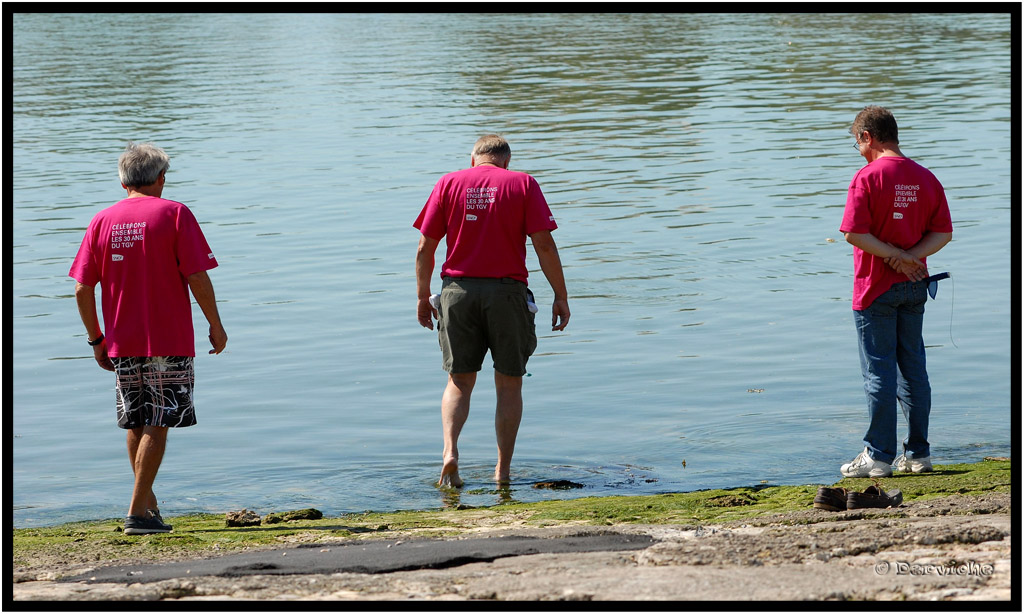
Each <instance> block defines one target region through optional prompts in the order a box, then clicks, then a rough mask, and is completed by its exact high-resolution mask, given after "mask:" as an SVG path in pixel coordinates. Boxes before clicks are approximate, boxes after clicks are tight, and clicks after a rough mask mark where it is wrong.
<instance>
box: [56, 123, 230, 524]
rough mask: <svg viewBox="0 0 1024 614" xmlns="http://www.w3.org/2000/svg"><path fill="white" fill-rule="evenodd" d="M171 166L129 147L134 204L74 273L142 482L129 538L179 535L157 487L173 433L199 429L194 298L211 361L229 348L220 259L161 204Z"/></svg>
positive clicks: (89, 247)
mask: <svg viewBox="0 0 1024 614" xmlns="http://www.w3.org/2000/svg"><path fill="white" fill-rule="evenodd" d="M169 166H170V161H169V159H168V157H167V154H166V153H165V152H164V151H163V150H162V149H160V148H158V147H156V146H154V145H152V144H149V143H143V144H135V143H129V144H128V147H127V148H126V149H125V151H124V153H123V154H121V158H120V160H119V162H118V170H119V174H120V176H121V185H122V187H123V188H124V189H125V190H126V191H127V193H128V197H127V198H125V199H124V200H122V201H121V202H119V203H117V204H115V205H113V206H111V207H108V208H106V209H104V210H103V211H100V212H99V213H98V214H96V216H95V217H94V218H93V220H92V222H91V223H90V224H89V227H88V228H87V229H86V231H85V238H84V239H83V240H82V245H81V247H80V248H79V250H78V255H77V256H76V257H75V261H74V263H73V264H72V266H71V271H70V272H69V275H70V276H71V277H73V278H75V280H76V281H77V283H76V284H75V299H76V301H77V303H78V311H79V314H80V315H81V317H82V322H83V323H84V324H85V329H86V333H87V335H88V339H89V342H88V343H89V345H90V346H92V348H93V354H94V357H95V359H96V362H97V363H99V365H100V367H102V368H104V369H106V370H108V371H113V372H114V373H115V384H116V385H115V390H116V393H117V395H116V398H117V416H118V426H119V427H121V428H123V429H126V430H127V432H128V436H127V441H128V454H129V457H130V460H131V461H132V470H133V472H134V473H135V487H134V490H133V492H132V501H131V504H130V506H129V508H128V516H127V518H125V527H124V532H125V534H127V535H137V534H146V533H166V532H168V531H170V530H171V526H170V525H168V524H166V523H164V522H163V519H162V518H161V517H160V510H159V507H158V505H157V498H156V495H155V494H153V482H154V480H155V478H156V473H157V470H158V469H159V467H160V462H161V460H162V458H163V453H164V449H165V446H166V441H167V429H168V428H172V427H187V426H192V425H193V424H195V423H196V419H195V409H194V407H193V404H192V388H193V384H194V380H195V375H194V371H193V358H194V356H195V353H196V352H195V338H194V335H195V332H194V330H193V328H192V303H191V301H190V300H189V289H191V290H192V294H193V296H195V298H196V302H197V303H198V304H199V307H200V308H201V309H202V310H203V314H204V315H205V316H206V319H207V320H208V322H209V324H210V333H209V339H210V343H211V345H212V346H213V349H212V350H210V353H211V354H219V353H221V351H223V350H224V346H225V345H226V344H227V341H228V336H227V333H225V332H224V327H223V325H222V324H221V321H220V314H219V313H218V310H217V303H216V298H215V296H214V291H213V284H212V282H211V281H210V277H209V275H207V273H206V271H207V270H209V269H212V268H214V267H216V266H217V260H216V259H215V258H214V256H213V252H212V251H211V250H210V246H209V245H207V243H206V238H205V237H204V236H203V232H202V230H201V229H200V228H199V224H198V222H196V219H195V216H193V215H192V212H191V211H189V209H188V207H186V206H185V205H183V204H181V203H179V202H174V201H171V200H165V199H163V198H161V197H160V196H161V194H162V192H163V188H164V181H165V179H166V173H167V169H168V168H169ZM96 284H99V285H100V287H101V295H102V305H103V327H102V328H101V327H100V323H99V318H98V314H97V310H96V292H95V286H96Z"/></svg>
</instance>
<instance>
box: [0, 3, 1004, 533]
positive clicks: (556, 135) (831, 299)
mask: <svg viewBox="0 0 1024 614" xmlns="http://www.w3.org/2000/svg"><path fill="white" fill-rule="evenodd" d="M151 17H152V19H151V20H150V21H149V22H148V23H147V25H146V26H145V28H144V29H145V37H144V38H141V39H140V37H139V36H138V35H139V27H140V26H139V24H138V21H137V19H135V17H134V16H133V15H129V14H48V15H44V14H15V15H14V16H13V20H12V22H13V23H12V25H13V36H12V38H13V40H12V42H13V54H12V65H13V66H12V67H13V70H12V98H13V112H12V115H13V130H12V143H13V155H12V156H11V157H10V168H11V169H12V177H11V178H12V186H13V196H14V198H13V213H12V219H11V221H10V223H9V228H10V231H9V236H10V237H11V239H12V241H11V248H10V249H11V258H10V261H11V262H12V267H11V271H12V275H11V288H12V297H13V298H12V301H11V308H10V309H9V311H8V313H9V314H10V317H11V321H12V323H13V337H12V349H11V356H10V360H9V363H8V364H10V365H11V367H10V368H11V372H12V377H11V378H10V379H9V380H8V381H11V382H13V384H12V388H13V425H14V433H15V435H16V437H17V439H15V441H14V443H13V446H12V447H13V449H14V463H13V467H14V469H13V484H14V505H15V507H16V511H15V522H16V524H17V525H18V526H27V525H34V524H47V523H54V522H59V521H62V520H70V519H83V518H95V517H109V516H118V515H120V514H123V513H124V509H123V508H124V507H125V505H126V504H127V500H128V498H129V496H130V492H129V487H130V482H129V477H130V468H129V467H127V466H126V463H125V462H124V460H123V456H124V454H123V450H122V447H123V445H124V443H123V434H122V433H120V432H119V431H118V430H117V429H116V428H115V427H114V424H113V415H114V411H113V407H112V398H113V394H112V390H111V388H112V383H111V382H110V381H109V379H108V378H107V377H106V374H105V373H103V372H101V371H99V369H98V368H97V367H96V366H95V365H94V364H93V362H92V359H91V357H90V355H89V353H88V352H87V351H86V350H87V349H88V348H87V346H85V345H84V343H83V341H84V340H85V339H84V336H85V335H84V331H83V330H82V326H81V323H80V322H79V321H78V316H77V313H76V309H75V305H74V300H73V294H72V291H71V290H72V281H71V280H70V279H69V278H68V277H67V276H66V275H67V270H68V268H69V266H70V262H71V259H72V258H73V256H74V254H75V252H76V250H77V248H78V244H79V242H80V240H81V236H82V233H83V232H84V229H85V227H86V225H87V224H88V221H89V219H90V218H91V217H92V215H93V214H94V213H95V212H96V211H97V210H98V209H100V208H101V207H104V206H107V205H109V204H112V203H113V202H114V201H116V200H117V199H118V198H120V197H121V191H120V189H119V185H118V184H117V180H116V175H115V173H116V166H115V165H116V159H117V155H118V154H119V153H120V150H121V148H122V147H123V144H124V142H125V141H126V140H128V139H134V140H154V141H156V142H158V143H159V144H161V145H162V146H164V147H165V148H166V149H167V150H168V152H169V153H170V155H171V158H172V160H171V170H170V173H169V174H168V187H167V192H166V195H167V196H168V197H169V198H173V199H176V200H181V201H182V202H185V203H186V204H188V205H189V206H190V207H191V208H192V210H193V211H194V212H195V213H196V215H197V217H198V219H199V220H200V223H201V224H202V225H203V227H204V230H205V232H206V234H207V238H208V239H209V241H210V243H211V245H212V246H213V249H214V250H215V251H216V253H217V257H218V261H219V262H220V263H221V266H220V267H219V268H218V269H216V270H214V271H212V272H211V277H212V279H213V280H214V283H215V285H216V288H217V295H218V302H219V305H220V309H221V313H222V316H223V318H224V321H225V325H226V327H227V329H228V331H229V334H230V336H231V343H230V344H229V347H228V349H227V351H226V353H224V354H222V355H220V356H216V357H209V356H205V355H201V356H198V357H197V361H196V363H197V389H196V395H197V401H198V404H199V407H198V419H199V424H198V426H197V427H196V428H194V429H185V430H184V431H182V432H175V433H173V434H172V435H171V438H170V444H169V447H168V451H167V456H166V457H165V463H164V466H163V467H162V468H161V474H160V479H159V481H158V496H159V497H160V498H161V500H162V509H164V511H165V513H170V514H174V513H180V512H186V511H217V512H220V511H225V510H226V509H229V508H241V507H248V508H249V509H264V510H267V511H272V510H281V509H287V508H298V507H310V506H315V507H318V508H319V509H322V510H323V511H324V512H325V513H328V514H332V513H333V514H337V513H342V512H346V511H362V510H366V509H374V510H389V509H410V508H436V507H439V506H451V505H452V502H451V501H449V500H448V498H447V497H454V499H452V501H454V505H455V506H458V505H470V506H481V505H493V504H496V503H500V502H503V501H505V500H508V501H535V500H542V499H546V498H567V497H576V496H590V495H607V494H635V493H652V492H667V491H677V490H693V489H698V488H711V487H715V488H717V487H728V486H739V485H750V484H753V483H760V482H761V481H762V480H767V481H770V482H772V483H800V482H822V483H824V482H829V483H831V482H833V481H834V480H835V477H836V475H837V474H836V471H835V468H836V467H838V465H839V464H840V463H841V462H845V461H847V460H849V458H852V456H853V455H854V454H855V453H856V452H857V450H859V448H860V445H859V442H860V438H861V436H862V434H863V429H864V428H865V424H864V422H865V419H864V413H865V410H864V407H863V398H862V397H863V393H862V392H861V384H860V376H859V367H858V362H857V358H856V341H855V338H854V335H853V328H852V327H853V321H852V315H851V314H850V309H849V297H850V289H851V284H852V280H851V271H852V263H851V257H850V256H851V254H850V251H851V250H850V248H849V246H848V245H847V244H846V243H845V242H844V241H842V240H841V237H840V236H839V233H838V230H837V228H838V225H839V221H840V218H841V216H842V207H843V203H844V200H845V188H846V186H847V185H848V183H849V180H850V178H851V177H852V175H853V173H854V172H855V171H856V170H857V169H858V168H859V167H860V166H861V165H862V164H863V160H862V159H861V158H859V157H858V156H857V155H856V153H855V152H852V151H850V147H849V141H850V138H849V135H848V133H847V128H848V125H849V122H850V121H851V120H852V118H853V116H854V115H855V114H856V112H857V111H858V110H859V109H860V108H861V107H863V106H864V105H865V104H869V103H880V104H885V105H888V106H890V107H892V108H893V109H894V110H895V112H896V116H897V118H898V119H899V120H900V126H901V146H903V149H904V151H906V152H907V153H908V154H909V155H911V156H912V157H915V158H917V159H919V160H920V161H921V162H923V163H924V164H925V165H927V166H929V167H930V168H932V169H933V170H934V171H935V172H936V174H937V175H938V176H939V177H940V179H941V180H942V181H943V183H944V185H945V186H946V188H947V194H948V196H949V199H950V203H951V208H952V211H953V217H954V225H955V226H956V228H957V231H956V233H955V238H954V241H953V243H951V244H950V245H949V246H948V247H947V248H946V249H944V250H943V251H942V252H941V253H940V254H938V255H936V256H935V257H934V258H933V259H932V263H933V267H940V268H941V269H942V270H950V271H952V272H953V274H954V275H955V276H956V278H957V280H958V285H959V286H960V287H959V288H958V290H959V293H958V294H957V296H956V307H955V313H954V312H953V311H952V304H951V302H950V301H949V299H948V298H947V297H946V296H944V295H940V296H939V297H938V300H936V301H933V302H929V304H928V313H929V317H928V318H927V319H926V326H927V329H926V341H927V342H928V344H929V352H930V353H929V367H930V370H931V372H932V374H933V379H934V380H935V382H934V388H935V391H936V400H935V407H934V411H933V416H934V418H933V424H932V438H933V448H934V449H935V450H936V455H937V456H938V457H939V458H941V460H940V462H943V461H959V460H976V459H977V458H980V456H983V455H985V454H1000V455H1005V454H1006V453H1007V452H1008V448H1009V442H1010V439H1009V435H1008V434H1007V433H1008V429H1007V428H1006V427H1007V425H1008V424H1009V399H1010V395H1009V385H1010V384H1009V382H1010V377H1009V375H1010V373H1009V360H1008V358H1009V355H1010V341H1009V339H1010V335H1009V332H1010V312H1011V309H1010V306H1011V298H1010V291H1009V289H1010V287H1011V280H1010V277H1009V267H1006V266H992V263H1006V262H1007V261H1008V260H1010V258H1011V253H1010V241H1009V223H1010V217H1011V214H1010V203H1011V200H1010V195H1011V190H1010V185H1011V183H1010V182H1011V172H1010V165H1009V162H1008V161H1009V159H1010V157H1011V155H1010V153H1011V150H1010V142H1011V141H1010V134H1011V133H1010V117H1011V114H1010V108H1011V107H1010V100H1011V98H1010V88H1009V84H1010V64H1011V57H1012V56H1011V44H1010V40H1011V39H1010V22H1009V18H1008V15H1005V14H974V15H972V14H956V15H928V14H913V15H907V14H893V15H880V14H870V15H839V14H824V15H815V14H804V13H801V14H653V15H652V14H625V15H580V14H567V15H566V14H562V15H555V14H516V15H503V16H501V17H500V19H501V27H500V28H494V27H493V25H494V20H495V18H496V17H495V16H493V15H472V14H455V15H443V14H422V15H405V14H388V15H385V14H368V15H352V14H338V15H307V14H284V15H262V14H256V15H231V14H224V15H206V14H195V15H191V14H181V15H166V16H161V15H152V16H151ZM879 24H884V25H885V29H886V32H887V33H890V34H891V37H892V38H891V41H892V42H891V44H892V48H891V50H892V52H890V53H885V54H880V53H877V52H876V51H874V50H873V49H869V48H867V47H865V46H864V45H863V44H862V41H861V40H860V39H859V38H857V37H855V36H850V33H851V32H857V31H874V30H876V29H877V27H878V25H879ZM297 32H301V33H302V34H301V36H296V33H297ZM481 32H486V33H487V35H486V36H482V35H481ZM140 40H144V41H145V44H142V43H140V42H139V41H140ZM866 76H868V77H866ZM950 126H955V127H956V130H950ZM487 131H497V132H501V133H503V134H505V135H506V136H507V137H508V138H509V140H510V142H511V144H512V147H513V159H512V167H513V168H515V169H516V170H522V171H526V172H530V173H531V174H533V175H535V176H536V177H537V179H538V181H539V182H540V185H541V186H542V188H543V189H544V191H545V194H546V196H547V198H548V201H549V202H550V204H551V206H552V209H553V211H554V213H555V215H556V217H557V219H558V222H559V226H560V228H559V230H558V231H557V232H556V234H555V237H556V239H557V241H558V242H559V248H560V252H561V255H562V260H563V262H564V264H565V270H566V276H567V279H568V283H569V288H570V294H571V295H572V299H571V300H572V309H573V321H572V323H571V325H570V327H569V328H568V329H567V330H566V331H565V332H564V333H558V334H555V333H550V332H547V331H541V334H540V335H539V336H540V346H539V348H538V352H537V354H536V355H535V356H534V357H533V359H531V362H530V366H529V370H530V378H529V379H528V380H527V381H526V385H525V389H524V396H525V401H526V410H525V414H524V420H523V425H522V427H521V430H520V438H519V441H518V442H517V447H516V460H515V463H514V467H513V470H514V475H513V483H512V484H511V485H510V486H509V487H508V488H507V489H495V488H494V484H493V483H491V482H489V479H490V476H491V475H493V461H494V458H493V456H494V441H493V438H494V435H493V426H492V418H491V413H492V412H493V403H494V397H493V390H491V389H488V387H487V386H480V387H478V390H477V392H476V394H475V398H474V404H473V410H472V412H471V414H472V415H471V417H470V420H469V422H468V424H467V426H466V428H465V430H464V433H463V436H462V440H461V442H460V444H461V445H460V448H461V449H462V450H461V451H462V460H463V462H464V466H463V468H462V469H463V477H464V478H467V486H466V488H465V489H464V490H463V491H462V492H461V493H441V492H439V491H438V489H437V488H436V487H435V486H434V484H433V480H434V479H435V478H436V473H437V472H438V470H439V463H440V460H439V458H440V446H441V435H440V427H439V418H438V413H439V411H438V409H439V408H438V406H439V402H440V396H441V391H442V388H443V382H444V374H443V372H441V371H440V365H439V361H440V356H439V352H438V350H437V340H436V337H434V336H433V334H432V333H429V332H427V331H425V330H424V329H421V328H420V327H419V326H418V325H417V324H416V321H415V317H414V315H413V313H414V301H413V300H412V298H411V297H412V293H413V290H414V287H415V282H414V276H413V270H412V257H413V252H414V248H415V243H416V232H415V230H413V229H412V228H411V224H412V221H413V219H415V216H416V213H417V212H418V211H419V209H420V207H421V206H422V203H423V202H424V201H425V199H426V197H427V195H428V194H429V191H430V188H431V186H432V185H433V183H434V181H436V179H437V178H438V176H440V175H441V174H442V173H444V172H448V171H451V170H455V169H457V168H461V167H465V166H467V165H468V162H469V149H470V147H471V146H472V143H473V141H474V140H475V139H476V137H477V136H478V135H479V134H481V133H483V132H487ZM529 266H530V269H531V278H532V279H533V284H532V285H533V288H534V291H535V293H536V294H537V298H538V300H539V301H540V302H541V303H544V302H547V301H550V300H551V296H550V289H549V288H548V287H547V285H546V284H545V282H544V280H543V275H542V274H541V272H540V269H539V266H538V265H537V263H536V261H535V259H534V258H533V256H532V254H531V256H530V261H529ZM974 314H980V315H981V316H982V317H972V316H973V315H974ZM195 317H196V319H197V321H199V322H202V316H201V314H199V312H198V310H197V311H196V314H195ZM951 317H952V318H953V322H954V326H953V335H954V336H955V344H956V346H957V347H954V346H953V343H951V342H949V340H948V336H949V322H950V318H951ZM205 342H206V341H205V333H203V332H202V330H200V334H198V335H197V347H203V344H205ZM749 390H759V391H761V392H759V393H758V394H750V393H749V392H748V391H749ZM58 451H59V453H58ZM68 454H71V455H73V458H74V459H75V462H74V463H71V464H69V463H67V462H66V458H67V455H68ZM684 460H685V463H686V464H685V465H684V464H683V461H684ZM559 479H566V480H572V481H574V482H579V483H581V484H583V485H584V488H582V489H576V490H570V491H547V490H543V489H534V488H532V484H534V483H536V482H538V481H544V480H559Z"/></svg>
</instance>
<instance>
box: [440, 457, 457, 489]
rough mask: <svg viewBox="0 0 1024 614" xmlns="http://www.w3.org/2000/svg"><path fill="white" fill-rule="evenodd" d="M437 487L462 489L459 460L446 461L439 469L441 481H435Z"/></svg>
mask: <svg viewBox="0 0 1024 614" xmlns="http://www.w3.org/2000/svg"><path fill="white" fill-rule="evenodd" d="M437 485H438V486H446V487H448V488H462V478H460V477H459V460H458V459H457V458H452V459H448V460H447V461H445V463H444V466H442V467H441V479H440V480H438V481H437Z"/></svg>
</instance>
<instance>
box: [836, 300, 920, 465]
mask: <svg viewBox="0 0 1024 614" xmlns="http://www.w3.org/2000/svg"><path fill="white" fill-rule="evenodd" d="M927 289H928V284H927V283H925V282H923V281H920V282H910V281H906V282H902V283H897V284H893V286H892V287H891V288H889V290H888V291H886V292H885V293H884V294H882V295H881V296H880V297H878V298H877V299H875V301H874V302H873V303H871V305H870V306H869V307H868V308H867V309H863V310H861V311H854V312H853V316H854V321H855V322H856V324H857V339H858V340H859V342H860V369H861V373H862V374H863V375H864V392H865V393H866V394H867V399H868V417H869V419H870V425H869V426H868V432H867V434H866V435H864V444H865V445H867V448H868V454H869V455H870V456H871V458H872V459H874V460H876V461H881V462H884V463H891V462H893V460H894V459H895V458H896V401H897V399H898V400H899V402H900V405H902V407H903V415H904V416H905V417H906V419H907V425H908V426H909V433H908V434H907V439H906V440H905V441H904V442H903V448H904V453H905V454H907V456H909V457H911V458H924V457H927V456H931V450H930V448H929V446H928V414H929V413H931V406H932V390H931V386H929V384H928V372H927V371H926V370H925V358H924V338H923V337H922V335H921V328H922V325H923V323H924V303H925V300H927V298H928V294H927Z"/></svg>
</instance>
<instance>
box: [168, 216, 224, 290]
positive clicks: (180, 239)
mask: <svg viewBox="0 0 1024 614" xmlns="http://www.w3.org/2000/svg"><path fill="white" fill-rule="evenodd" d="M177 231H178V236H177V240H176V243H175V250H176V251H177V255H178V271H180V272H181V274H182V275H184V276H185V277H188V276H189V275H192V274H193V273H198V272H200V271H208V270H210V269H212V268H214V267H216V266H217V259H216V258H214V256H213V250H211V249H210V245H209V244H208V243H207V242H206V237H205V236H204V235H203V231H202V229H201V228H200V227H199V222H197V221H196V218H195V216H194V215H193V214H192V211H190V210H189V209H188V207H186V206H184V205H182V207H181V209H179V210H178V220H177Z"/></svg>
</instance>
